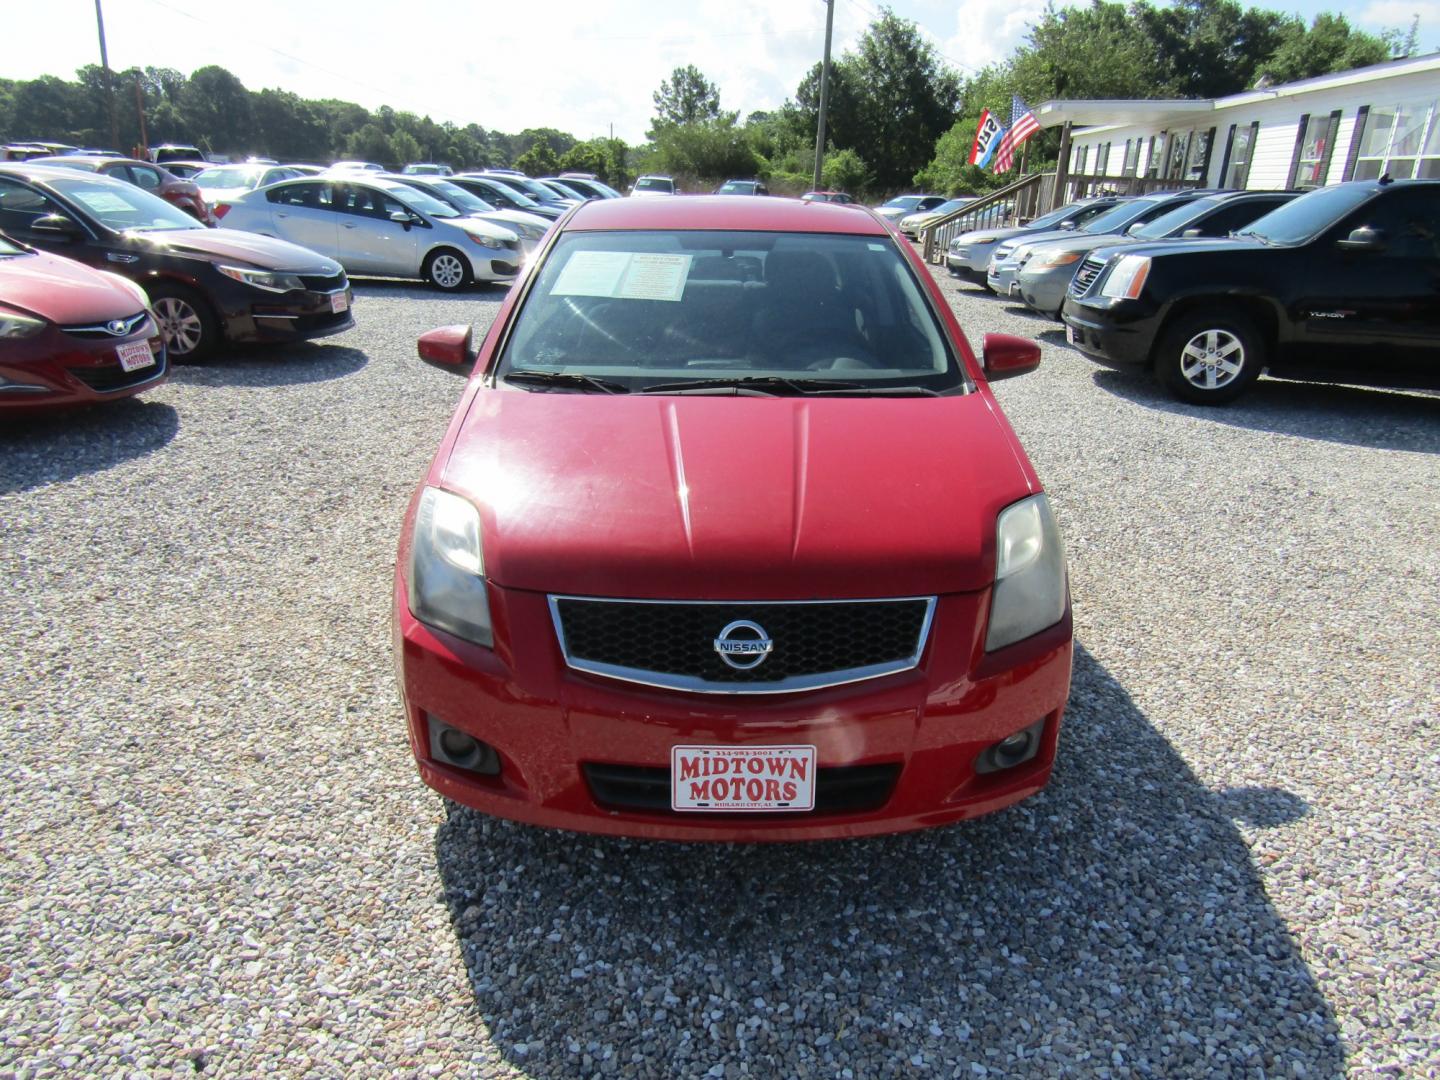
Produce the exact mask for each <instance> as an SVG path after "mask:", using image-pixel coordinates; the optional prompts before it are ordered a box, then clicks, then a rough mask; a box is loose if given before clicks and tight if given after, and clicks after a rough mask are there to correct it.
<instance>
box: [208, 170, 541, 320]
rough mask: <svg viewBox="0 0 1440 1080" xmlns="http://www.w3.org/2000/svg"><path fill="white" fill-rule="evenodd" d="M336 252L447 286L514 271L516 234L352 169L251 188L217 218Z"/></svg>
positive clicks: (384, 272) (353, 268)
mask: <svg viewBox="0 0 1440 1080" xmlns="http://www.w3.org/2000/svg"><path fill="white" fill-rule="evenodd" d="M220 224H221V225H222V226H223V227H225V228H227V229H244V230H247V231H249V232H256V233H261V234H263V235H265V236H275V237H279V238H280V239H281V240H289V241H290V242H291V243H294V244H300V245H301V246H303V247H307V248H309V249H310V250H312V251H316V252H319V253H320V254H321V255H327V256H329V257H330V258H332V259H335V260H336V261H337V262H339V263H340V265H341V266H343V267H345V270H346V271H347V272H348V273H350V274H376V275H380V276H383V277H418V278H422V279H424V280H426V281H428V282H430V283H431V284H432V285H434V286H435V287H436V288H438V289H444V290H446V291H454V290H456V289H462V288H464V287H465V286H467V285H469V284H470V283H471V282H472V281H508V280H510V279H511V278H513V277H515V275H516V274H518V273H519V272H520V264H521V258H522V255H521V244H520V237H519V236H518V235H517V234H516V233H515V232H514V231H512V230H511V229H508V228H502V227H501V226H499V225H496V224H494V223H493V222H489V221H484V220H482V219H480V218H476V217H469V216H467V215H464V214H461V213H460V211H458V210H456V209H455V208H454V207H453V206H450V205H448V204H446V203H444V202H441V201H440V200H439V199H436V198H434V197H433V196H430V195H427V194H426V193H425V192H423V191H418V190H416V189H415V188H413V187H410V186H408V185H406V184H402V183H400V182H399V181H396V180H387V179H384V178H381V177H370V176H366V175H364V174H362V173H359V172H356V173H354V174H350V175H346V176H343V177H341V176H334V175H330V176H314V177H308V178H305V179H301V180H287V181H283V182H281V183H279V184H271V185H270V186H269V187H264V188H258V189H256V190H255V191H251V192H249V193H248V194H246V195H242V196H241V197H240V198H238V199H236V200H235V201H234V202H233V203H232V204H231V207H230V211H229V212H228V213H227V214H226V215H225V216H224V217H223V218H222V219H221V220H220Z"/></svg>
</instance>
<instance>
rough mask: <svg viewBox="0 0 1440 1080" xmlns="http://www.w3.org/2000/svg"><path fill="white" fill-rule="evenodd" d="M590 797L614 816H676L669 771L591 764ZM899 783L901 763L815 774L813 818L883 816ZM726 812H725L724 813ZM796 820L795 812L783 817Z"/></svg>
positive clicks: (588, 774) (752, 813) (586, 773)
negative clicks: (622, 812)
mask: <svg viewBox="0 0 1440 1080" xmlns="http://www.w3.org/2000/svg"><path fill="white" fill-rule="evenodd" d="M580 771H581V772H582V773H583V774H584V776H585V782H586V783H587V784H588V785H589V786H590V794H591V797H592V798H594V800H595V801H596V802H597V803H599V804H600V805H601V806H604V807H609V808H610V809H614V810H639V811H641V812H643V813H651V814H675V813H677V812H676V811H674V810H671V808H670V770H669V769H668V768H664V767H660V768H656V767H652V766H645V765H604V764H598V763H594V762H587V763H585V764H583V765H581V766H580ZM899 777H900V765H899V763H898V762H896V763H892V764H884V765H844V766H840V767H838V768H830V769H824V768H822V769H816V770H815V809H813V810H811V811H809V813H811V814H858V813H863V812H865V811H868V810H878V809H879V808H880V807H882V806H884V805H885V803H886V802H888V801H889V799H890V794H891V792H893V791H894V790H895V781H896V780H898V779H899ZM722 812H723V811H722ZM731 813H732V814H746V815H749V816H752V817H753V816H756V815H758V814H765V816H771V815H769V814H766V812H765V811H756V810H740V811H731ZM777 813H779V814H785V815H786V816H791V815H793V814H794V813H795V811H789V810H786V811H778V812H777Z"/></svg>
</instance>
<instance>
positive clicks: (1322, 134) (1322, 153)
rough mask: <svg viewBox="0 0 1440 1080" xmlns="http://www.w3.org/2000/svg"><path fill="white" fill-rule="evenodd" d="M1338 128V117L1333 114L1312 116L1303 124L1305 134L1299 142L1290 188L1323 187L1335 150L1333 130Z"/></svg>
mask: <svg viewBox="0 0 1440 1080" xmlns="http://www.w3.org/2000/svg"><path fill="white" fill-rule="evenodd" d="M1339 126H1340V124H1339V117H1338V116H1336V115H1335V114H1333V113H1331V114H1327V115H1324V116H1312V117H1310V119H1309V120H1307V121H1306V122H1305V132H1304V134H1302V135H1301V136H1300V140H1299V147H1300V150H1299V154H1298V156H1297V158H1296V161H1295V182H1294V184H1293V185H1291V186H1292V187H1301V188H1312V187H1324V186H1325V174H1326V173H1327V172H1328V171H1329V165H1330V155H1331V153H1333V151H1334V149H1335V129H1336V128H1338V127H1339Z"/></svg>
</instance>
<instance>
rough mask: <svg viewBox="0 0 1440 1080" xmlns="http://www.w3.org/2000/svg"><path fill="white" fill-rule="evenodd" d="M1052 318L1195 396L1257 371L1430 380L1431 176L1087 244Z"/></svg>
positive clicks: (1082, 341) (1439, 311)
mask: <svg viewBox="0 0 1440 1080" xmlns="http://www.w3.org/2000/svg"><path fill="white" fill-rule="evenodd" d="M1061 317H1062V318H1063V319H1064V320H1065V323H1066V325H1067V326H1068V327H1069V331H1068V336H1069V339H1070V342H1071V344H1073V345H1077V346H1079V347H1080V348H1081V349H1082V350H1083V351H1084V352H1086V353H1088V354H1089V355H1090V356H1092V357H1093V358H1094V359H1096V360H1098V361H1100V362H1101V363H1104V364H1109V365H1111V366H1117V367H1119V366H1128V367H1139V368H1147V367H1148V368H1150V369H1152V370H1153V371H1154V372H1155V374H1156V376H1157V377H1158V378H1159V379H1160V381H1161V382H1162V383H1164V385H1165V386H1166V387H1167V388H1169V390H1170V391H1171V393H1173V394H1174V395H1175V396H1176V397H1179V398H1181V399H1183V400H1185V401H1190V402H1195V403H1197V404H1219V403H1222V402H1227V401H1232V400H1234V399H1235V398H1236V397H1238V396H1239V395H1240V394H1241V393H1242V392H1243V391H1244V389H1245V388H1246V387H1247V386H1249V385H1250V384H1251V383H1252V382H1254V381H1255V379H1256V378H1258V377H1259V375H1260V372H1261V370H1262V369H1265V370H1268V371H1269V372H1270V373H1271V374H1272V375H1279V376H1282V377H1284V378H1289V379H1310V380H1317V381H1322V382H1346V383H1358V384H1363V385H1370V386H1397V387H1418V388H1433V387H1440V181H1427V180H1413V181H1409V180H1401V181H1395V182H1391V181H1388V180H1386V179H1383V178H1382V179H1380V180H1367V181H1361V182H1356V183H1349V184H1337V185H1335V186H1334V187H1328V188H1321V189H1320V190H1319V191H1312V192H1310V193H1309V194H1307V195H1303V196H1301V197H1300V198H1298V199H1296V200H1295V201H1294V202H1291V203H1288V204H1286V205H1285V206H1282V207H1280V208H1279V209H1278V210H1274V211H1272V212H1271V213H1269V214H1267V215H1265V216H1264V217H1262V218H1260V219H1259V220H1258V221H1256V222H1255V223H1254V224H1252V225H1250V226H1249V227H1248V228H1246V229H1243V230H1241V231H1240V232H1239V233H1236V234H1235V235H1234V236H1232V237H1230V238H1229V239H1225V240H1220V239H1217V240H1185V241H1183V242H1177V243H1152V244H1142V245H1137V246H1131V247H1125V248H1117V249H1108V248H1102V249H1100V250H1097V251H1095V252H1092V253H1091V254H1090V256H1089V257H1088V258H1086V260H1085V261H1084V262H1083V263H1082V264H1081V265H1080V268H1079V269H1078V270H1077V271H1076V273H1075V277H1074V279H1073V280H1072V281H1071V284H1070V291H1069V294H1068V295H1067V296H1066V298H1065V306H1064V308H1063V310H1062V312H1061Z"/></svg>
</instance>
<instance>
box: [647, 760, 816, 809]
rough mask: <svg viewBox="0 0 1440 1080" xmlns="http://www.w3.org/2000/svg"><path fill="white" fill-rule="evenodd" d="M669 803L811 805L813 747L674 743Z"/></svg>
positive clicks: (698, 805)
mask: <svg viewBox="0 0 1440 1080" xmlns="http://www.w3.org/2000/svg"><path fill="white" fill-rule="evenodd" d="M670 808H671V809H672V810H691V811H702V812H703V811H711V812H713V811H717V810H718V811H732V812H733V811H735V810H752V811H753V810H813V809H815V747H813V746H676V747H673V748H672V749H671V751H670Z"/></svg>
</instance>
